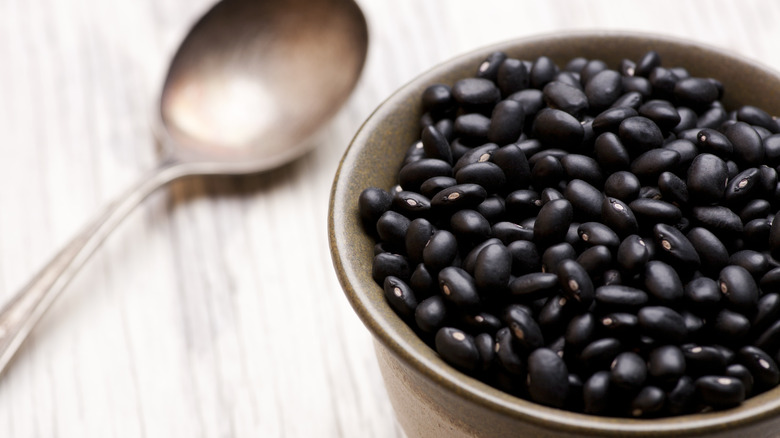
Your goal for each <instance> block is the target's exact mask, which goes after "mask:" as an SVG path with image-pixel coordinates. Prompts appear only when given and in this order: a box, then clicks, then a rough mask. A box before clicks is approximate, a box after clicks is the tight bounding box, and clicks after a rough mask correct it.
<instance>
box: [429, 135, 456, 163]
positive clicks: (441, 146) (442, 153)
mask: <svg viewBox="0 0 780 438" xmlns="http://www.w3.org/2000/svg"><path fill="white" fill-rule="evenodd" d="M421 139H422V143H423V149H424V150H425V156H426V157H428V158H438V159H440V160H442V161H446V162H448V163H452V149H451V148H450V142H449V141H448V140H447V137H445V136H444V134H442V133H441V132H439V130H438V129H436V127H434V126H428V127H426V128H424V129H423V131H422V136H421Z"/></svg>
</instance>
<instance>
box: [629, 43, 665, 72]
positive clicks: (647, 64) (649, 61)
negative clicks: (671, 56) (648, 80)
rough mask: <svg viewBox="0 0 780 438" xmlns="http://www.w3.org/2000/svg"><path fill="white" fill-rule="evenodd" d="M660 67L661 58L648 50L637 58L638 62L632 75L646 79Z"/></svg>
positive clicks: (656, 53)
mask: <svg viewBox="0 0 780 438" xmlns="http://www.w3.org/2000/svg"><path fill="white" fill-rule="evenodd" d="M660 65H661V56H660V55H658V52H656V51H654V50H650V51H648V52H647V53H645V54H644V55H642V57H641V58H639V61H637V63H636V69H635V70H634V75H636V76H643V77H648V76H650V72H652V71H653V69H654V68H656V67H658V66H660Z"/></svg>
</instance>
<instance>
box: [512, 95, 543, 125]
mask: <svg viewBox="0 0 780 438" xmlns="http://www.w3.org/2000/svg"><path fill="white" fill-rule="evenodd" d="M507 99H510V100H514V101H516V102H520V103H521V104H522V105H523V110H524V111H525V116H526V118H527V119H530V118H531V117H532V116H533V115H535V114H536V113H537V112H539V110H541V109H542V108H543V107H544V96H543V95H542V90H537V89H534V88H529V89H526V90H521V91H518V92H515V93H512V94H510V95H509V96H507Z"/></svg>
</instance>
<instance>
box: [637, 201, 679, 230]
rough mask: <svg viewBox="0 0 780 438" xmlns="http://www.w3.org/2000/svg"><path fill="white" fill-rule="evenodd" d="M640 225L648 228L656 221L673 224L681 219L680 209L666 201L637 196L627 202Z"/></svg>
mask: <svg viewBox="0 0 780 438" xmlns="http://www.w3.org/2000/svg"><path fill="white" fill-rule="evenodd" d="M628 206H629V208H631V211H633V212H634V215H635V216H636V220H637V222H638V223H639V225H640V227H643V228H650V227H652V226H653V225H654V224H656V223H664V224H669V225H674V224H676V223H678V222H680V220H681V219H682V211H680V209H679V208H678V207H677V206H675V205H674V204H670V203H668V202H666V201H661V200H657V199H650V198H639V199H636V200H634V201H631V203H629V204H628Z"/></svg>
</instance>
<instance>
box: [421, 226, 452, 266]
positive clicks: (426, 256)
mask: <svg viewBox="0 0 780 438" xmlns="http://www.w3.org/2000/svg"><path fill="white" fill-rule="evenodd" d="M457 255H458V239H457V238H456V237H455V235H454V234H452V233H451V232H450V231H447V230H436V231H434V233H433V235H432V236H431V238H430V239H429V240H428V243H427V244H426V245H425V247H424V248H423V253H422V256H423V257H422V259H423V263H425V266H427V267H428V268H429V269H431V270H432V271H439V270H442V269H444V268H446V267H447V266H449V265H451V264H452V262H453V261H454V260H455V257H457Z"/></svg>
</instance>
